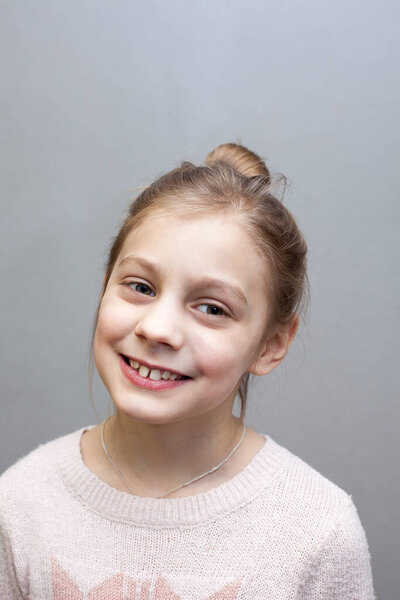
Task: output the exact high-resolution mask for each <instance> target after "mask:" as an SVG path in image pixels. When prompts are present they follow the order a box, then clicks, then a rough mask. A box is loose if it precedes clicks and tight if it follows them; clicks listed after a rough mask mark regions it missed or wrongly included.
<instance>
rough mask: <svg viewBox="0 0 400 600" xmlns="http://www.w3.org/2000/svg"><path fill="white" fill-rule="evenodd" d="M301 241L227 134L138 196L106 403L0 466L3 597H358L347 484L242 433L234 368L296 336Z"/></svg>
mask: <svg viewBox="0 0 400 600" xmlns="http://www.w3.org/2000/svg"><path fill="white" fill-rule="evenodd" d="M306 250H307V247H306V244H305V241H304V239H303V237H302V235H301V233H300V231H299V229H298V227H297V225H296V222H295V220H294V218H293V216H292V215H291V214H290V212H289V211H288V210H287V209H286V208H285V207H284V206H283V204H282V203H281V202H280V201H279V200H278V199H277V198H276V197H275V196H274V195H273V194H272V187H271V178H270V174H269V171H268V169H267V167H266V166H265V164H264V163H263V161H262V160H261V159H260V158H259V157H258V156H256V155H255V154H254V153H253V152H250V151H249V150H247V149H246V148H244V147H243V146H240V145H237V144H224V145H222V146H219V147H218V148H217V149H216V150H214V151H213V152H211V153H210V154H209V155H208V156H207V159H206V166H200V167H196V166H194V165H193V164H191V163H188V162H184V163H182V165H181V166H180V167H179V168H176V169H174V170H172V171H171V172H169V173H167V174H166V175H164V176H162V177H160V178H159V179H158V180H156V181H155V182H154V183H152V184H151V185H150V186H149V187H148V188H147V189H145V190H144V191H143V192H142V193H141V194H140V195H139V197H138V198H137V199H136V201H134V202H133V203H132V205H131V207H130V210H129V214H128V216H127V218H126V219H125V221H124V223H123V224H122V227H121V230H120V231H119V233H118V235H117V236H116V238H115V239H114V241H113V244H112V247H111V249H110V253H109V257H108V261H107V266H106V271H105V276H104V281H103V286H102V290H101V293H100V298H99V305H98V308H97V312H96V316H95V323H94V329H93V334H92V348H93V351H94V360H95V364H96V367H97V370H98V372H99V374H100V377H101V379H102V380H103V382H104V385H105V386H106V388H107V390H108V392H109V394H110V396H111V398H112V401H113V403H114V406H115V412H114V414H113V415H112V416H110V417H108V418H107V419H106V420H105V421H104V422H102V423H101V424H98V425H96V426H94V425H92V426H88V427H82V428H80V429H79V430H77V431H75V432H73V433H70V434H68V435H64V436H63V437H60V438H57V439H55V440H52V441H49V442H47V443H45V444H42V445H40V446H39V447H38V448H36V449H35V450H33V451H32V452H30V454H28V455H27V456H25V457H23V458H21V459H20V460H19V461H17V462H16V463H15V464H14V465H12V466H11V467H9V469H8V470H7V471H5V472H4V473H3V475H2V476H1V477H0V535H1V537H0V547H1V563H0V597H1V598H4V599H6V598H7V599H21V598H24V599H27V598H29V599H30V600H47V599H50V598H51V599H53V600H61V599H62V600H65V599H68V600H78V599H79V600H95V599H96V600H99V599H104V600H106V599H107V600H134V599H136V600H139V599H140V600H167V599H168V600H178V599H182V600H184V599H185V600H206V599H207V600H211V599H213V600H239V599H240V600H267V599H271V600H283V599H285V600H289V599H291V600H294V599H296V600H305V599H307V600H317V599H323V600H333V599H335V600H339V599H340V600H374V598H375V596H374V591H373V584H372V575H371V564H370V554H369V549H368V544H367V540H366V536H365V532H364V529H363V527H362V524H361V522H360V520H359V516H358V513H357V509H356V507H355V505H354V503H353V501H352V498H351V496H350V495H349V494H347V493H346V492H345V491H344V490H342V489H341V488H340V487H338V486H337V485H336V484H334V483H333V482H331V481H329V480H328V479H327V478H325V477H324V476H323V475H321V474H320V473H318V472H317V471H316V470H315V469H313V468H312V467H311V466H309V465H308V464H307V463H305V462H304V461H303V460H301V459H300V458H299V457H297V456H295V455H294V454H292V453H291V452H290V451H289V450H287V449H286V448H284V447H283V446H281V445H280V444H279V443H278V442H276V441H275V440H273V439H272V438H271V436H269V435H267V434H265V433H258V432H256V431H254V430H253V429H251V428H250V427H247V426H246V425H245V419H244V416H245V408H246V396H247V385H248V380H249V376H250V374H252V375H258V376H260V375H266V374H267V373H269V372H270V371H272V369H274V368H275V367H277V366H278V365H279V364H280V363H281V361H282V360H283V358H284V357H285V355H286V353H287V352H288V349H289V347H290V345H291V343H292V341H293V338H294V336H295V334H296V331H297V328H298V322H299V316H298V315H299V312H300V308H301V307H302V304H303V302H304V298H305V292H306V282H307V276H306ZM237 394H239V396H240V400H241V413H240V417H239V418H238V417H235V416H234V415H233V414H232V409H233V403H234V400H235V397H236V395H237Z"/></svg>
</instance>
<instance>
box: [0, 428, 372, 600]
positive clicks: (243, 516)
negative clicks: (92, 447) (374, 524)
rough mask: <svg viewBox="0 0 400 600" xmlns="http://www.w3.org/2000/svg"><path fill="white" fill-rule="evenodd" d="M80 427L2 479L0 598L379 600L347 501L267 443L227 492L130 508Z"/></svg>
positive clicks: (147, 501)
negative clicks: (92, 460)
mask: <svg viewBox="0 0 400 600" xmlns="http://www.w3.org/2000/svg"><path fill="white" fill-rule="evenodd" d="M92 427H95V426H94V425H89V426H87V427H83V428H81V429H78V430H77V431H75V432H73V433H70V434H67V435H64V436H62V437H59V438H57V439H55V440H52V441H50V442H47V443H45V444H41V445H39V446H38V447H37V448H36V449H34V450H33V451H31V452H30V453H29V454H27V455H26V456H24V457H22V458H21V459H19V460H18V461H17V462H16V463H14V464H13V465H12V466H11V467H9V468H8V469H7V470H6V471H5V472H4V473H3V474H2V475H1V476H0V598H1V599H7V600H14V599H15V600H17V599H18V600H20V599H25V600H50V599H52V600H317V599H318V600H376V598H375V595H374V590H373V583H372V572H371V557H370V553H369V548H368V543H367V539H366V535H365V531H364V529H363V527H362V524H361V522H360V519H359V516H358V513H357V509H356V507H355V505H354V503H353V500H352V498H351V496H350V495H349V494H347V493H346V492H345V491H344V490H342V489H341V488H340V487H338V486H337V485H336V484H334V483H333V482H331V481H330V480H328V479H327V478H325V477H324V476H323V475H321V474H320V473H319V472H318V471H316V470H315V469H313V468H312V467H311V466H310V465H308V464H307V463H306V462H304V461H303V460H302V459H301V458H299V457H297V456H295V455H294V454H293V453H291V452H290V451H289V450H287V449H286V448H284V447H283V446H281V445H280V444H278V443H277V442H275V441H274V440H273V439H272V438H271V437H270V436H269V435H268V436H267V435H266V434H261V435H263V436H264V437H265V438H266V442H265V443H264V445H263V446H262V448H261V449H260V450H259V451H258V452H257V454H256V455H255V456H254V457H253V459H252V460H251V462H250V463H249V464H248V465H247V466H246V467H245V468H244V469H243V470H242V471H241V472H240V473H238V474H237V475H235V476H234V477H233V478H232V479H230V480H229V481H227V482H225V483H223V484H221V485H219V486H218V487H216V488H214V489H212V490H209V491H207V492H204V493H201V494H197V495H194V496H189V497H185V498H169V499H168V498H160V499H157V498H145V497H141V496H133V495H131V494H129V493H126V492H122V491H120V490H117V489H116V488H113V487H111V486H109V485H108V484H106V483H105V482H104V481H102V480H101V479H99V478H98V477H97V476H96V475H95V474H94V473H93V472H92V471H90V470H89V468H88V467H87V466H86V464H85V463H84V461H83V459H82V455H81V452H80V439H81V436H82V433H83V431H84V430H86V429H91V428H92Z"/></svg>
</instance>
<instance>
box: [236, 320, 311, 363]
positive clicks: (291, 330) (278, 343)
mask: <svg viewBox="0 0 400 600" xmlns="http://www.w3.org/2000/svg"><path fill="white" fill-rule="evenodd" d="M298 326H299V317H298V315H297V314H295V315H294V316H293V318H292V320H291V321H290V323H289V324H288V325H286V326H285V327H283V328H282V327H281V328H278V329H277V330H276V331H275V333H274V334H273V335H272V336H271V337H270V338H269V340H268V341H267V342H266V343H265V346H264V348H263V350H262V351H261V353H260V354H259V356H258V358H257V359H256V360H255V361H254V362H253V363H252V365H251V366H250V368H249V369H248V373H252V374H253V375H267V374H268V373H270V372H271V371H272V370H273V369H275V367H277V366H278V365H279V364H280V363H281V362H282V360H283V359H284V358H285V356H286V354H287V352H288V350H289V348H290V345H291V343H292V341H293V339H294V337H295V335H296V333H297V329H298Z"/></svg>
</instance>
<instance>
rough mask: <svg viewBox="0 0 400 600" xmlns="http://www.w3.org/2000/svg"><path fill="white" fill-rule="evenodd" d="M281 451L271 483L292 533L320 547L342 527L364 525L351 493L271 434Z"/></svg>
mask: <svg viewBox="0 0 400 600" xmlns="http://www.w3.org/2000/svg"><path fill="white" fill-rule="evenodd" d="M267 443H271V450H273V451H274V452H276V453H277V454H279V455H280V457H281V460H280V468H279V470H278V471H277V473H276V477H275V478H274V479H273V481H272V484H271V487H272V489H271V492H272V501H273V503H274V504H275V505H276V510H277V511H278V513H279V515H280V518H281V520H282V521H283V522H284V523H285V528H286V531H287V533H288V535H290V534H291V533H292V534H293V536H294V537H296V538H297V540H298V541H299V543H300V544H301V543H302V542H304V544H307V545H308V546H309V547H310V542H311V547H310V550H311V551H313V550H317V549H318V548H319V546H320V544H321V543H322V542H323V540H325V539H327V538H328V536H329V535H331V534H332V532H333V531H335V530H338V529H340V528H342V529H343V528H344V529H346V527H347V528H348V531H350V530H351V529H352V528H353V530H354V527H355V528H356V529H357V528H358V529H359V527H360V526H361V524H360V521H359V517H358V513H357V509H356V507H355V505H354V503H353V499H352V496H351V495H350V494H349V493H348V492H347V491H346V490H344V489H343V488H342V487H341V486H339V485H338V484H337V483H335V482H334V481H332V480H330V479H329V478H328V477H326V476H325V475H323V474H322V473H321V472H319V471H318V470H317V469H316V468H315V467H313V466H312V465H310V464H309V463H308V462H306V461H305V460H303V459H302V458H301V457H300V456H297V455H296V454H294V453H293V452H292V451H290V450H288V449H287V448H285V447H284V446H282V445H280V444H278V443H277V442H276V441H274V440H273V439H271V438H269V440H268V442H267Z"/></svg>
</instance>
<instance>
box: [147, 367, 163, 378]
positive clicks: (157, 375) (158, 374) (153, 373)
mask: <svg viewBox="0 0 400 600" xmlns="http://www.w3.org/2000/svg"><path fill="white" fill-rule="evenodd" d="M149 378H150V379H152V380H153V381H160V379H161V371H159V370H158V369H152V370H151V371H150V375H149Z"/></svg>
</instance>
